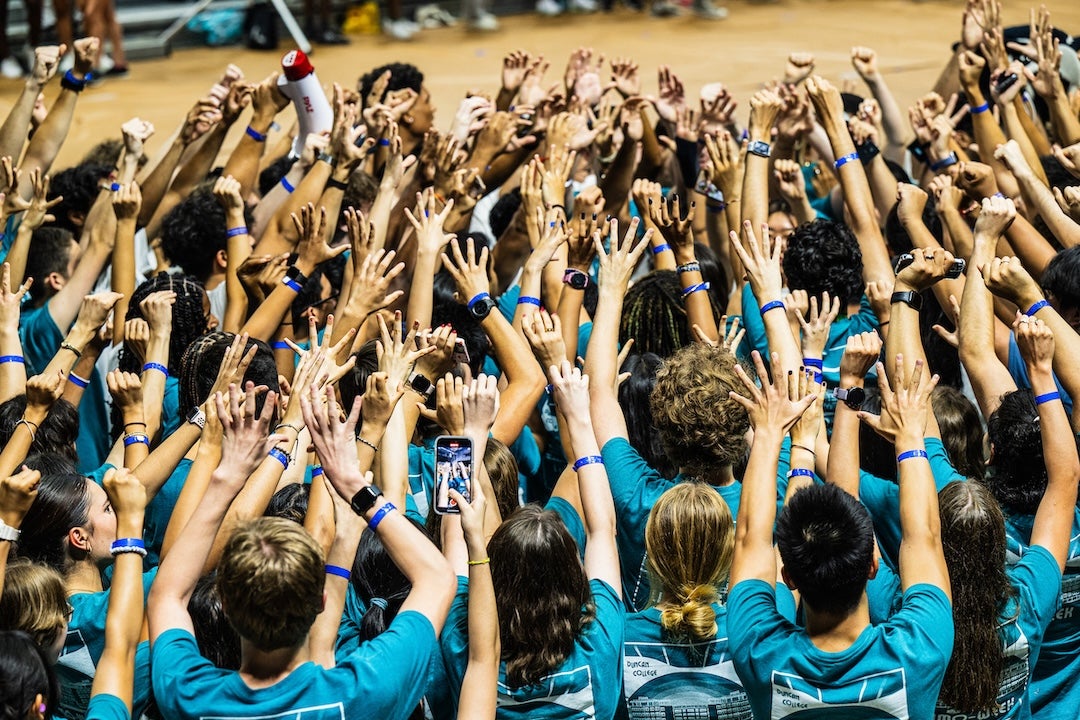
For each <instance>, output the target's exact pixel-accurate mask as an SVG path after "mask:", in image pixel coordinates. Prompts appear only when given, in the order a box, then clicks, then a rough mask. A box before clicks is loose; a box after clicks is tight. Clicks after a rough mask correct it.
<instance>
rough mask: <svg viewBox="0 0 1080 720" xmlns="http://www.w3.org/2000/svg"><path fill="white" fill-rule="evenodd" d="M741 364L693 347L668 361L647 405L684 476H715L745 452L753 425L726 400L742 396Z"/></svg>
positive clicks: (723, 354) (705, 348) (717, 350)
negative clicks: (733, 395) (738, 372)
mask: <svg viewBox="0 0 1080 720" xmlns="http://www.w3.org/2000/svg"><path fill="white" fill-rule="evenodd" d="M736 363H737V361H736V360H735V358H734V356H732V355H731V353H729V352H728V351H727V350H724V349H723V348H720V347H714V346H712V345H706V344H704V343H697V342H695V343H691V344H689V345H687V346H686V347H684V348H683V349H681V350H679V351H678V352H677V353H675V354H674V355H673V356H671V357H670V358H668V359H667V360H665V361H664V364H663V365H661V367H660V369H659V370H658V371H657V373H656V386H655V387H653V391H652V395H650V397H649V404H650V406H651V408H652V415H653V421H654V422H655V423H656V428H657V430H658V431H659V433H660V442H661V444H662V445H663V447H664V453H665V454H666V455H667V457H669V458H671V459H672V461H673V462H677V464H678V465H679V467H680V468H681V470H682V472H683V474H685V475H689V476H691V477H695V478H703V477H708V476H711V475H714V474H715V473H716V471H717V470H719V469H720V468H722V467H724V466H726V465H734V464H735V463H736V462H737V461H738V460H739V458H741V457H742V455H743V453H744V452H745V450H746V432H747V430H749V429H750V420H749V418H748V417H747V415H746V410H745V409H744V408H743V407H742V406H741V405H739V404H738V403H737V402H735V401H734V400H732V399H731V398H730V397H728V393H730V392H731V391H732V390H736V391H741V390H742V389H743V384H742V381H740V380H739V376H738V375H736V374H735V365H736Z"/></svg>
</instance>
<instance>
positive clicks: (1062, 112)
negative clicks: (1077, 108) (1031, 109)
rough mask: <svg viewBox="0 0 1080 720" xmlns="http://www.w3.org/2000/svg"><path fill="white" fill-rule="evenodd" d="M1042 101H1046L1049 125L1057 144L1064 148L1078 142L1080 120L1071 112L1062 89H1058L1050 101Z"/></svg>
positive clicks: (1079, 139) (1079, 140) (1067, 98)
mask: <svg viewBox="0 0 1080 720" xmlns="http://www.w3.org/2000/svg"><path fill="white" fill-rule="evenodd" d="M1043 99H1044V100H1047V101H1048V102H1047V105H1049V106H1050V125H1051V127H1053V129H1054V135H1055V136H1056V137H1057V141H1058V144H1059V145H1061V146H1063V147H1064V146H1067V145H1072V144H1074V143H1077V142H1080V119H1078V118H1077V116H1076V112H1074V111H1073V109H1072V105H1071V104H1070V103H1069V96H1068V95H1066V94H1065V90H1064V88H1059V92H1057V93H1056V94H1055V96H1054V98H1053V100H1052V101H1050V100H1049V98H1043Z"/></svg>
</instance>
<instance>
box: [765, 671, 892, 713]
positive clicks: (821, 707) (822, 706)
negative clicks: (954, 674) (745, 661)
mask: <svg viewBox="0 0 1080 720" xmlns="http://www.w3.org/2000/svg"><path fill="white" fill-rule="evenodd" d="M772 691H773V697H772V720H835V719H836V718H839V717H843V718H846V719H848V720H897V718H906V717H908V704H907V680H906V678H905V675H904V669H903V668H897V669H895V670H887V671H885V672H880V673H872V674H870V675H864V676H863V677H861V678H854V679H852V680H850V681H848V682H847V683H845V684H843V685H832V686H829V687H818V686H816V685H814V683H813V682H812V681H810V680H807V679H806V678H802V677H799V676H798V675H793V674H791V673H783V672H779V671H776V672H773V674H772Z"/></svg>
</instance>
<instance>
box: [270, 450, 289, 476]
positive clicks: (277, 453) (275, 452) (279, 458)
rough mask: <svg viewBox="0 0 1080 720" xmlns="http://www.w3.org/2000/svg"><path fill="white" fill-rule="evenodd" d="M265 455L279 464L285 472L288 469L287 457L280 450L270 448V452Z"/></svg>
mask: <svg viewBox="0 0 1080 720" xmlns="http://www.w3.org/2000/svg"><path fill="white" fill-rule="evenodd" d="M266 454H267V455H268V456H269V457H272V458H274V459H275V460H277V461H278V462H279V463H281V466H282V467H283V468H285V469H286V470H288V469H289V456H288V454H286V452H285V451H284V450H282V449H281V448H276V447H272V448H270V452H268V453H266Z"/></svg>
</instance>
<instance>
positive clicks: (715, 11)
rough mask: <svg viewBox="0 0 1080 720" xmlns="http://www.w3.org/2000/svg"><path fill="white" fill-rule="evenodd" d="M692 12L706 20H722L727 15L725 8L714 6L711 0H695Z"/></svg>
mask: <svg viewBox="0 0 1080 720" xmlns="http://www.w3.org/2000/svg"><path fill="white" fill-rule="evenodd" d="M694 12H695V13H696V14H697V16H698V17H700V18H705V19H706V20H723V19H724V18H726V17H727V16H728V11H727V8H725V7H716V6H715V5H713V0H695V1H694Z"/></svg>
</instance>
